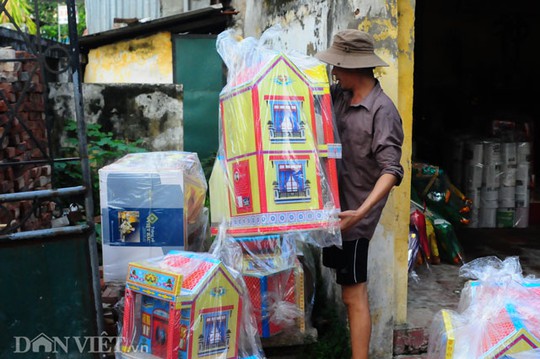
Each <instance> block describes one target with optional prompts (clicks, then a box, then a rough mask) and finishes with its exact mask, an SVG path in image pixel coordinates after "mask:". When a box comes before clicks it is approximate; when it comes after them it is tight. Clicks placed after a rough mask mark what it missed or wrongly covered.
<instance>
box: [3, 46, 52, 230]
mask: <svg viewBox="0 0 540 359" xmlns="http://www.w3.org/2000/svg"><path fill="white" fill-rule="evenodd" d="M32 58H33V55H31V54H29V53H27V52H24V51H16V50H13V49H11V48H0V163H2V164H3V165H2V166H0V193H18V192H27V191H34V190H43V189H51V166H50V165H48V164H38V165H21V164H17V163H21V162H24V161H34V160H42V159H46V157H47V156H48V142H47V127H46V122H45V103H44V97H43V95H44V94H43V91H44V85H43V81H42V79H41V76H42V75H41V71H40V70H39V62H37V61H34V60H31V59H32ZM6 60H7V61H6ZM40 148H41V149H40ZM6 163H10V165H9V166H6V165H5V164H6ZM54 207H55V206H54V203H52V202H44V203H41V204H39V205H37V206H35V208H33V203H32V201H20V202H9V203H0V232H1V231H2V230H5V228H6V226H17V224H21V222H22V219H23V218H26V217H28V220H26V221H25V222H24V224H22V225H21V227H20V228H19V230H32V229H38V228H48V227H50V223H51V218H52V212H53V209H54Z"/></svg>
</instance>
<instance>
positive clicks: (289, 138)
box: [210, 27, 341, 246]
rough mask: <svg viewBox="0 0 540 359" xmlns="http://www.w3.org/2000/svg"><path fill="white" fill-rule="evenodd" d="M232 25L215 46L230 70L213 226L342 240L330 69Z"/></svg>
mask: <svg viewBox="0 0 540 359" xmlns="http://www.w3.org/2000/svg"><path fill="white" fill-rule="evenodd" d="M278 34H279V29H278V28H275V27H274V28H271V29H269V30H267V31H266V32H265V33H264V34H263V36H262V37H261V39H260V40H259V41H257V40H255V39H253V38H247V39H244V40H241V41H238V39H237V38H236V37H235V36H234V33H233V31H232V30H227V31H225V32H223V33H221V34H220V35H219V36H218V40H217V48H218V52H219V53H220V55H221V56H222V58H223V61H224V62H225V64H226V65H227V68H228V70H229V72H228V77H227V85H226V86H225V87H224V88H223V90H222V92H221V95H220V148H219V152H218V156H217V160H216V162H215V165H214V169H213V172H212V176H211V179H210V197H211V206H212V208H211V213H212V226H213V227H214V230H215V229H216V228H217V227H218V226H219V225H220V224H221V223H222V222H224V221H225V222H226V223H227V226H228V232H229V233H230V234H231V235H234V236H237V237H242V236H246V237H250V236H256V235H266V234H283V233H290V232H296V233H302V240H303V241H306V242H312V243H315V244H316V245H318V246H329V245H333V244H337V245H341V237H340V231H339V222H338V219H337V212H338V211H339V196H338V192H337V170H336V158H339V157H340V156H341V147H340V145H339V144H338V141H337V138H336V137H335V133H336V132H335V131H334V127H333V121H332V105H331V98H330V92H329V84H328V78H327V74H326V67H325V65H324V64H323V63H321V62H319V61H318V60H316V59H314V58H311V57H307V56H301V55H298V54H290V53H288V54H285V53H282V52H279V51H276V50H273V49H272V48H270V47H269V45H268V44H269V43H270V42H271V40H272V38H274V37H275V36H277V35H278Z"/></svg>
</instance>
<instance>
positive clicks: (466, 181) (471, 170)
mask: <svg viewBox="0 0 540 359" xmlns="http://www.w3.org/2000/svg"><path fill="white" fill-rule="evenodd" d="M483 157H484V145H483V143H482V141H479V140H470V141H467V142H465V147H464V150H463V185H464V188H465V196H467V198H470V199H472V202H473V204H472V208H471V217H470V220H471V221H470V223H469V227H471V228H477V227H478V226H479V225H480V223H479V209H480V188H481V187H482V173H483V167H484V165H483V161H484V158H483Z"/></svg>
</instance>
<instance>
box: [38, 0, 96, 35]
mask: <svg viewBox="0 0 540 359" xmlns="http://www.w3.org/2000/svg"><path fill="white" fill-rule="evenodd" d="M58 4H65V1H60V2H54V1H39V3H38V8H39V17H40V20H41V23H42V25H41V27H40V32H41V36H43V37H45V38H48V39H51V40H60V42H67V41H68V38H69V36H68V35H69V29H68V25H67V24H65V25H60V28H59V27H58ZM75 5H76V6H77V16H78V19H79V21H78V23H77V34H79V35H82V34H83V32H84V30H85V29H86V9H85V7H84V1H75ZM59 29H60V37H59V36H58V30H59Z"/></svg>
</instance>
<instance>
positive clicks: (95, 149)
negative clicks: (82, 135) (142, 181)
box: [54, 121, 146, 215]
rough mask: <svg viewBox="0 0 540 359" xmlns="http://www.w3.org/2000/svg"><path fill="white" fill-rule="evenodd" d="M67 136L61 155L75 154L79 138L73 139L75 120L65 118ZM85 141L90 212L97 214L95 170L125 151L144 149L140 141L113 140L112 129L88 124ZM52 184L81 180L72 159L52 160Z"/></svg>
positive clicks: (96, 178) (97, 198)
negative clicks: (91, 198)
mask: <svg viewBox="0 0 540 359" xmlns="http://www.w3.org/2000/svg"><path fill="white" fill-rule="evenodd" d="M64 130H65V133H66V136H67V139H66V142H65V143H66V146H64V147H62V148H61V156H62V157H78V156H79V150H78V148H79V147H78V146H79V144H78V143H79V141H78V139H77V123H76V122H75V121H69V122H68V123H67V124H66V126H65V127H64ZM86 136H87V143H88V161H89V165H90V174H91V177H92V192H93V198H94V212H95V213H94V215H98V214H99V177H98V170H99V169H100V168H101V167H103V166H106V165H108V164H111V163H112V162H114V161H116V160H117V159H119V158H120V157H122V156H124V155H126V154H128V153H136V152H146V149H144V148H142V147H141V146H142V140H141V139H139V140H137V141H134V142H129V141H127V140H122V139H116V138H114V135H113V133H112V132H106V131H103V130H102V127H101V125H99V124H88V125H87V128H86ZM54 169H55V171H54V173H55V178H54V181H55V182H54V184H55V187H71V186H76V185H80V184H81V183H82V173H81V165H80V163H79V162H78V161H77V162H76V163H74V162H56V163H55V165H54Z"/></svg>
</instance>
